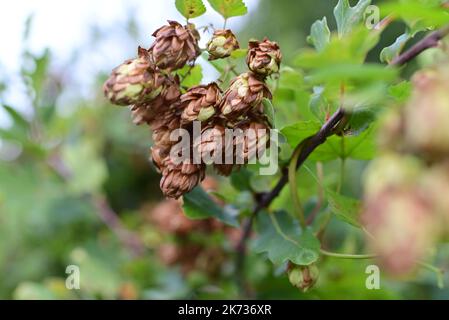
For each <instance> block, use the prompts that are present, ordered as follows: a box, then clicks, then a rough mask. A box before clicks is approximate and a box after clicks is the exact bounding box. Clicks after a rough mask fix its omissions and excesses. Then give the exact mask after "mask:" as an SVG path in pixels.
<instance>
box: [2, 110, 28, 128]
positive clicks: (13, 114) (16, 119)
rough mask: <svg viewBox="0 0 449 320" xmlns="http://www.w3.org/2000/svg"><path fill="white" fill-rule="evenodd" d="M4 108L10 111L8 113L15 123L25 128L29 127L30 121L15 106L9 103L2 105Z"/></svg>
mask: <svg viewBox="0 0 449 320" xmlns="http://www.w3.org/2000/svg"><path fill="white" fill-rule="evenodd" d="M1 106H2V107H3V109H5V111H6V112H7V113H8V115H9V116H10V117H11V119H12V120H13V122H14V124H15V125H17V126H18V127H20V128H22V129H25V128H28V126H29V122H28V121H27V120H26V119H25V118H24V117H23V116H22V115H21V114H20V113H18V112H17V111H16V110H15V109H14V108H13V107H10V106H8V105H3V104H2V105H1Z"/></svg>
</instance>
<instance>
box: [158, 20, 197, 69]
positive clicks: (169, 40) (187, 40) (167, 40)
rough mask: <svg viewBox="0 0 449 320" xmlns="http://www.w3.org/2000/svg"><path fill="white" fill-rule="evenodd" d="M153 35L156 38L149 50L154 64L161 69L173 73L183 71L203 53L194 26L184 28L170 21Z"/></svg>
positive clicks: (189, 25)
mask: <svg viewBox="0 0 449 320" xmlns="http://www.w3.org/2000/svg"><path fill="white" fill-rule="evenodd" d="M168 23H169V24H168V25H166V26H163V27H161V28H159V29H158V30H156V31H155V32H154V33H153V36H154V37H156V40H155V41H154V43H153V45H152V46H151V48H150V49H149V51H150V53H151V57H152V59H153V61H154V63H155V64H156V65H157V66H158V67H159V68H161V69H164V70H168V71H173V70H177V69H181V68H182V67H184V65H185V64H186V63H187V62H191V61H194V60H195V59H196V58H197V57H198V56H199V55H200V53H201V51H200V49H199V47H198V40H199V38H200V36H199V34H198V31H197V30H196V29H195V26H194V25H193V24H188V25H187V26H185V27H183V26H182V25H181V24H179V23H178V22H176V21H168Z"/></svg>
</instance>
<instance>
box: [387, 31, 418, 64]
mask: <svg viewBox="0 0 449 320" xmlns="http://www.w3.org/2000/svg"><path fill="white" fill-rule="evenodd" d="M410 39H411V35H410V34H409V33H404V34H402V35H400V36H399V37H398V38H397V39H396V41H395V42H394V43H393V44H392V45H391V46H388V47H386V48H384V49H383V50H382V52H381V53H380V61H382V62H386V63H391V61H393V59H395V58H396V57H398V56H399V55H400V54H401V52H402V49H404V46H405V45H406V43H407V41H409V40H410Z"/></svg>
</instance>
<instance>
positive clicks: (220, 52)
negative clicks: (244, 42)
mask: <svg viewBox="0 0 449 320" xmlns="http://www.w3.org/2000/svg"><path fill="white" fill-rule="evenodd" d="M238 48H240V46H239V42H238V41H237V38H236V36H235V35H234V33H232V31H231V30H216V31H215V32H214V34H213V36H212V39H211V40H210V41H209V43H208V44H207V52H209V60H216V59H223V58H226V57H229V56H230V55H231V53H232V52H233V51H235V50H237V49H238Z"/></svg>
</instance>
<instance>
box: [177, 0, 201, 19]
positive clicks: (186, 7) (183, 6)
mask: <svg viewBox="0 0 449 320" xmlns="http://www.w3.org/2000/svg"><path fill="white" fill-rule="evenodd" d="M175 5H176V9H178V11H179V12H180V13H181V14H182V15H183V16H184V17H186V18H187V19H191V18H196V17H199V16H201V15H203V14H204V13H205V12H206V7H205V6H204V4H203V1H202V0H176V2H175Z"/></svg>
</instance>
